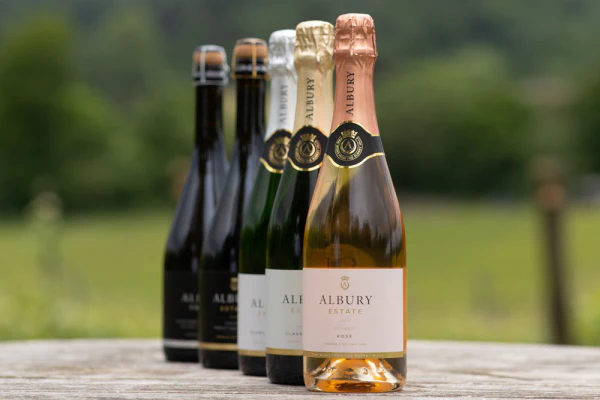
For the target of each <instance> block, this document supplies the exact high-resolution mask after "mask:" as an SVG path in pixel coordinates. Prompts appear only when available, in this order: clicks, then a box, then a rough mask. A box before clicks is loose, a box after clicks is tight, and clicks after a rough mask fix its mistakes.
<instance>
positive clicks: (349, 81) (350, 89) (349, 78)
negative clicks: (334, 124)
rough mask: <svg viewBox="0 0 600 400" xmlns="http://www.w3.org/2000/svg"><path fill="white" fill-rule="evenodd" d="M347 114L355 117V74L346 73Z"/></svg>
mask: <svg viewBox="0 0 600 400" xmlns="http://www.w3.org/2000/svg"><path fill="white" fill-rule="evenodd" d="M346 114H349V115H352V116H354V72H350V71H347V72H346Z"/></svg>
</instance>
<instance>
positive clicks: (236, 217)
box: [198, 39, 267, 369]
mask: <svg viewBox="0 0 600 400" xmlns="http://www.w3.org/2000/svg"><path fill="white" fill-rule="evenodd" d="M232 66H233V69H234V76H235V78H236V81H237V84H236V86H237V88H236V90H237V120H236V140H235V144H234V146H233V155H232V159H231V167H230V168H229V173H228V174H227V178H226V180H225V188H224V189H223V194H222V195H221V201H220V202H219V204H218V206H217V210H216V212H215V215H214V217H213V220H212V224H211V227H210V229H209V231H208V233H207V234H206V237H205V239H204V243H203V245H202V257H201V262H200V268H199V271H198V277H199V282H200V286H199V294H200V305H199V318H198V322H199V331H198V336H199V341H200V360H201V362H202V364H203V365H204V366H205V367H207V368H227V369H237V368H238V355H237V311H238V309H237V307H238V305H237V297H238V293H237V291H238V277H237V274H238V266H239V245H240V233H241V230H242V215H243V210H244V207H245V205H246V203H247V201H248V196H249V195H250V192H251V191H252V187H253V184H254V180H255V177H256V172H257V170H258V168H259V165H260V162H259V158H260V155H261V153H262V148H263V135H264V130H265V129H264V119H265V115H264V114H265V113H264V103H265V77H266V74H267V46H266V43H265V42H264V41H263V40H260V39H242V40H238V42H237V43H236V45H235V48H234V50H233V60H232Z"/></svg>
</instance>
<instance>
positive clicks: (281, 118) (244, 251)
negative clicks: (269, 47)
mask: <svg viewBox="0 0 600 400" xmlns="http://www.w3.org/2000/svg"><path fill="white" fill-rule="evenodd" d="M270 93H271V102H270V107H269V120H268V123H267V131H266V132H267V133H266V136H265V145H264V148H263V153H262V157H261V159H260V162H261V165H260V167H259V168H258V173H257V177H256V181H255V184H254V188H253V191H252V194H251V195H250V198H249V201H248V205H247V207H246V209H245V211H244V222H243V226H242V233H241V242H240V270H239V285H240V288H239V293H240V298H239V310H240V313H239V314H238V322H239V327H238V328H239V330H240V335H239V336H238V354H239V363H240V370H241V371H242V373H244V374H245V375H254V376H265V375H266V370H265V321H266V303H265V302H266V299H265V282H264V280H265V264H266V251H267V245H266V238H267V228H268V224H269V219H270V218H271V210H272V206H273V200H274V199H275V194H276V193H277V188H278V186H279V180H280V178H281V173H282V171H283V166H284V164H285V160H286V158H287V153H288V146H289V141H290V138H291V135H292V134H291V129H292V125H293V118H294V108H295V107H294V106H295V103H296V73H295V71H293V70H292V71H288V70H285V71H283V70H281V69H279V70H277V71H272V73H271V88H270Z"/></svg>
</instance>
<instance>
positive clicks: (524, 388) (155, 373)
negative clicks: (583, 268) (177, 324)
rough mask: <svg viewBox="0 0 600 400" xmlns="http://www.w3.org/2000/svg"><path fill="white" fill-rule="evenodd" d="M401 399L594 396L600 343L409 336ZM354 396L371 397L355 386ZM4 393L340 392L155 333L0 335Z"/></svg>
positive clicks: (193, 395)
mask: <svg viewBox="0 0 600 400" xmlns="http://www.w3.org/2000/svg"><path fill="white" fill-rule="evenodd" d="M408 350H409V351H408V354H409V367H408V374H409V375H408V383H407V385H406V387H405V389H404V391H403V392H401V393H395V394H388V395H384V396H399V397H403V398H407V399H472V398H486V399H525V398H535V399H560V398H565V399H600V349H598V348H586V347H560V346H547V345H514V344H484V343H468V342H464V343H462V342H427V341H412V342H409V349H408ZM353 397H354V398H367V397H369V398H373V396H366V395H356V396H353ZM0 398H2V399H25V398H26V399H61V400H64V399H83V398H101V399H161V400H172V399H173V400H174V399H186V400H189V399H204V398H213V399H238V398H239V399H241V398H250V399H259V398H260V399H316V398H319V399H339V398H340V396H336V395H328V394H318V393H312V392H308V391H307V390H306V389H304V388H303V387H294V386H280V385H272V384H269V383H268V382H267V380H266V379H265V378H254V377H245V376H242V375H241V374H240V373H239V372H238V371H218V370H208V369H203V368H201V367H200V366H199V365H196V364H182V363H167V362H165V361H164V360H163V356H162V353H161V348H160V342H158V341H156V340H50V341H30V342H4V343H0Z"/></svg>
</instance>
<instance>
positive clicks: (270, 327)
mask: <svg viewBox="0 0 600 400" xmlns="http://www.w3.org/2000/svg"><path fill="white" fill-rule="evenodd" d="M333 38H334V30H333V25H331V24H329V23H327V22H323V21H307V22H302V23H300V24H299V25H298V26H297V27H296V47H295V57H294V64H295V66H296V71H297V73H298V97H297V102H296V116H295V122H294V136H293V137H292V140H291V142H290V148H289V153H288V161H287V162H286V164H285V167H284V170H283V175H282V177H281V182H280V184H279V188H278V190H277V195H276V196H275V201H274V203H273V211H272V214H271V220H270V223H269V228H268V234H267V270H266V288H267V310H268V313H267V328H266V345H267V348H266V365H267V376H268V378H269V380H270V381H271V382H273V383H282V384H296V385H301V384H303V382H304V381H303V377H302V267H303V265H302V249H303V238H304V227H305V224H306V217H307V214H308V208H309V205H310V200H311V197H312V193H313V190H314V188H315V184H316V181H317V176H318V174H319V168H320V167H321V163H322V162H323V157H324V154H325V149H326V145H327V134H328V133H329V130H330V129H331V119H332V114H333V59H332V52H333Z"/></svg>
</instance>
